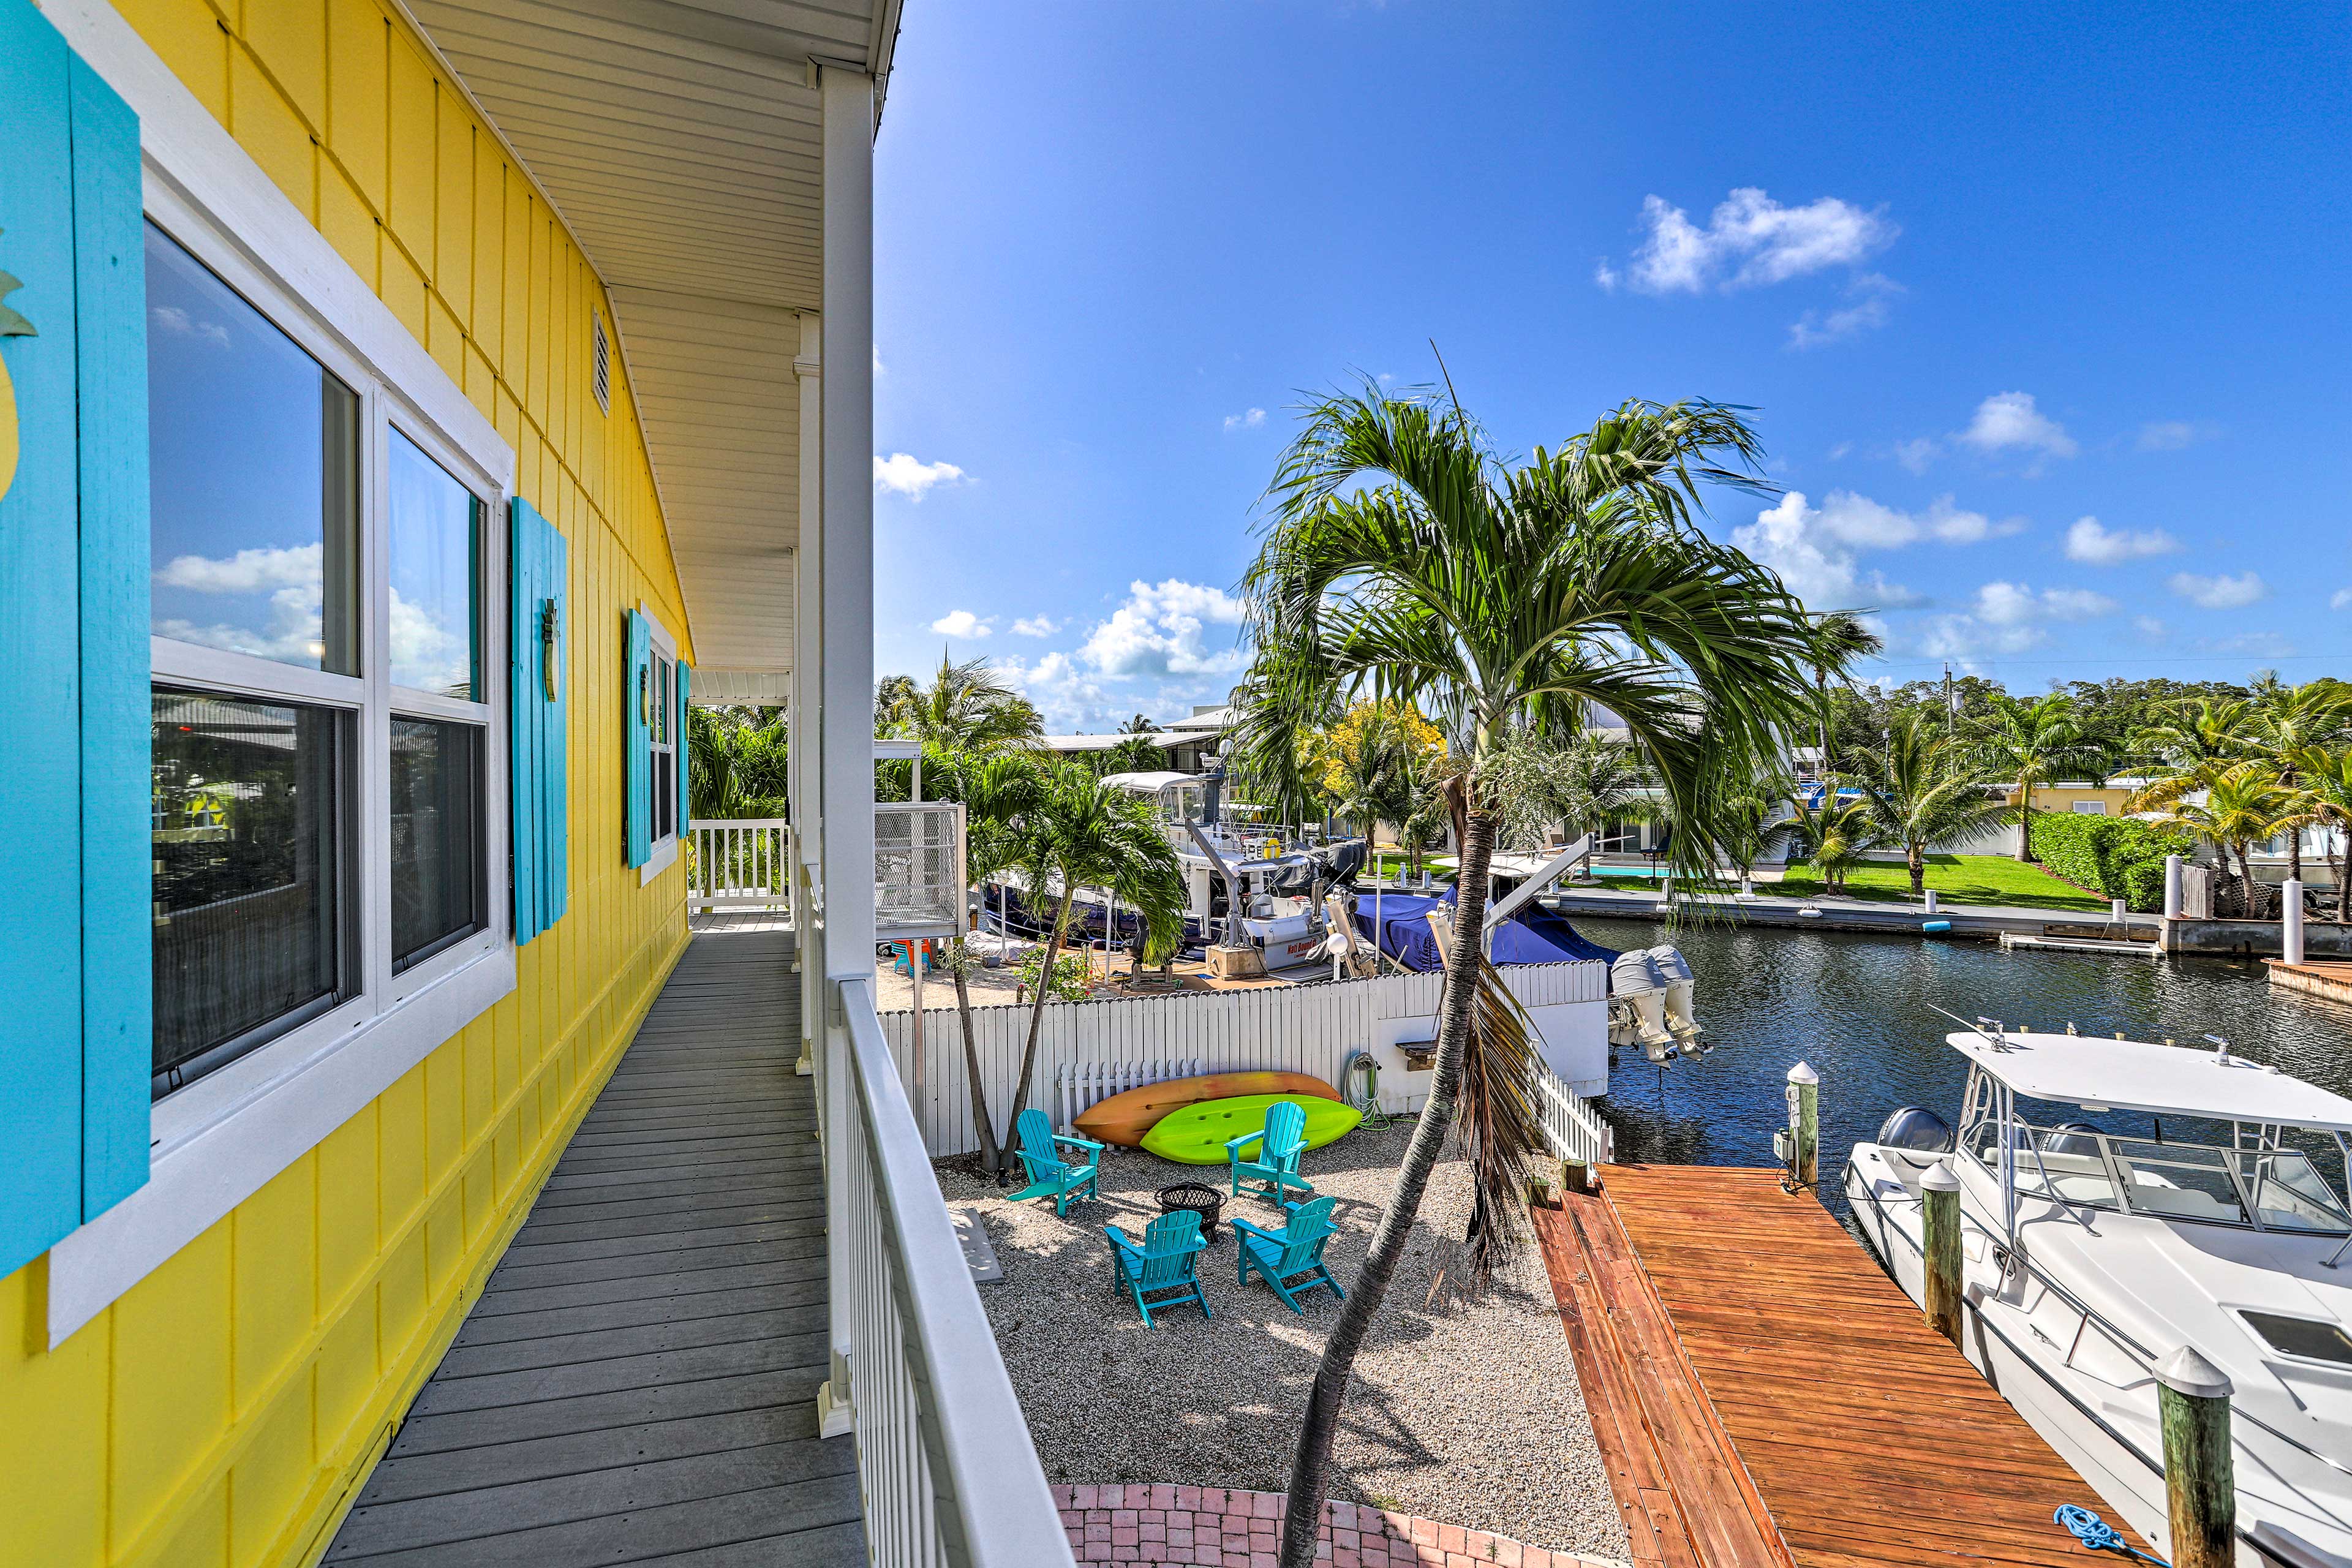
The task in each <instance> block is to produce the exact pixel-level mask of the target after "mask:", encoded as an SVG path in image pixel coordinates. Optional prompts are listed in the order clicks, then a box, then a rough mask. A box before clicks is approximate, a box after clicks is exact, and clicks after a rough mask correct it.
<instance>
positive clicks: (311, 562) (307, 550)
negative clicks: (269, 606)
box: [155, 544, 325, 594]
mask: <svg viewBox="0 0 2352 1568" xmlns="http://www.w3.org/2000/svg"><path fill="white" fill-rule="evenodd" d="M324 559H325V549H324V547H323V546H320V545H317V544H298V545H295V546H293V547H291V548H283V549H281V548H278V547H277V546H267V547H264V548H262V549H259V550H240V551H238V552H236V554H235V555H232V556H230V557H228V558H227V559H226V560H218V559H215V558H214V557H212V556H209V555H175V556H173V558H172V559H171V560H170V561H168V562H166V563H164V564H163V569H162V570H161V571H159V572H157V573H156V574H155V581H156V582H157V583H159V584H162V585H163V586H164V587H166V588H185V589H187V590H188V591H189V592H191V593H195V594H258V593H261V592H263V591H264V590H266V589H271V588H309V589H310V590H311V591H312V592H313V593H316V592H317V591H318V588H319V583H320V573H321V571H322V570H323V568H322V566H321V564H320V563H321V562H322V561H323V560H324Z"/></svg>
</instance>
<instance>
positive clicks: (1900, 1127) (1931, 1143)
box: [1876, 1105, 1952, 1154]
mask: <svg viewBox="0 0 2352 1568" xmlns="http://www.w3.org/2000/svg"><path fill="white" fill-rule="evenodd" d="M1876 1142H1877V1143H1878V1146H1879V1147H1880V1148H1882V1149H1905V1150H1909V1151H1910V1152H1914V1153H1918V1154H1948V1153H1950V1152H1952V1129H1951V1126H1950V1124H1949V1123H1948V1122H1947V1121H1945V1120H1944V1119H1943V1118H1942V1117H1940V1116H1938V1115H1937V1114H1936V1113H1935V1112H1934V1111H1932V1110H1927V1108H1925V1107H1924V1106H1917V1105H1905V1106H1900V1107H1897V1108H1896V1109H1895V1110H1894V1111H1893V1112H1892V1113H1890V1114H1889V1115H1888V1116H1887V1118H1886V1120H1885V1121H1882V1122H1880V1123H1879V1125H1878V1138H1877V1140H1876Z"/></svg>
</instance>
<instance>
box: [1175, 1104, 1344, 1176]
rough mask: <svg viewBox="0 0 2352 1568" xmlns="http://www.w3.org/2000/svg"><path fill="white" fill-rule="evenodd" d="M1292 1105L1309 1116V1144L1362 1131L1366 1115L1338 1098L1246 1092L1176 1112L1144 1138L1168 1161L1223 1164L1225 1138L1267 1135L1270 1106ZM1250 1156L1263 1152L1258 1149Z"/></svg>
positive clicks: (1320, 1144) (1312, 1146) (1317, 1145)
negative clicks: (1267, 1115)
mask: <svg viewBox="0 0 2352 1568" xmlns="http://www.w3.org/2000/svg"><path fill="white" fill-rule="evenodd" d="M1284 1100H1288V1101H1290V1103H1291V1104H1293V1105H1296V1106H1297V1107H1298V1108H1299V1109H1300V1110H1304V1111H1305V1112H1307V1147H1308V1148H1309V1149H1320V1148H1321V1147H1323V1145H1324V1144H1326V1143H1328V1142H1331V1141H1332V1140H1334V1139H1336V1138H1339V1137H1340V1136H1342V1135H1344V1134H1346V1133H1349V1132H1352V1131H1355V1129H1356V1123H1357V1122H1359V1121H1362V1120H1363V1119H1364V1113H1363V1112H1362V1111H1360V1110H1357V1109H1356V1108H1355V1107H1354V1106H1352V1105H1342V1104H1340V1103H1339V1101H1338V1100H1318V1099H1315V1098H1313V1097H1311V1096H1308V1095H1301V1094H1245V1095H1243V1096H1242V1097H1241V1098H1240V1099H1238V1100H1203V1101H1202V1102H1201V1103H1200V1104H1198V1105H1188V1106H1186V1107H1184V1108H1183V1109H1182V1110H1171V1111H1170V1112H1169V1113H1168V1114H1167V1115H1165V1116H1163V1117H1161V1118H1160V1120H1159V1121H1157V1122H1155V1123H1154V1124H1153V1125H1152V1128H1151V1131H1149V1132H1146V1133H1145V1134H1144V1135H1143V1146H1144V1147H1145V1148H1146V1149H1149V1150H1150V1151H1151V1152H1153V1153H1155V1154H1157V1155H1159V1156H1160V1158H1161V1159H1163V1160H1174V1161H1177V1162H1179V1163H1182V1164H1186V1165H1222V1164H1223V1163H1225V1140H1226V1139H1228V1138H1238V1137H1240V1136H1241V1135H1242V1134H1243V1133H1244V1132H1263V1131H1265V1113H1266V1109H1267V1108H1268V1107H1269V1106H1274V1105H1279V1104H1281V1103H1282V1102H1283V1101H1284ZM1250 1152H1251V1153H1252V1154H1253V1155H1254V1154H1255V1153H1256V1152H1257V1151H1255V1149H1253V1150H1251V1151H1250Z"/></svg>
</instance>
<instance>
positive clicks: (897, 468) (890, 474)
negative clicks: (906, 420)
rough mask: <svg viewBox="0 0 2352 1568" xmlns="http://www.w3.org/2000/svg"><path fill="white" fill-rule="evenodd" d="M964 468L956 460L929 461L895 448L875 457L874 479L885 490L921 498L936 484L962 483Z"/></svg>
mask: <svg viewBox="0 0 2352 1568" xmlns="http://www.w3.org/2000/svg"><path fill="white" fill-rule="evenodd" d="M962 481H963V470H962V469H961V468H957V467H956V466H955V465H954V464H953V463H926V462H922V461H920V460H919V459H917V458H912V457H910V456H908V454H907V453H905V452H893V453H891V454H890V455H889V456H888V457H887V458H883V457H877V458H875V459H874V483H875V484H876V486H877V487H878V488H880V489H886V490H896V491H897V492H898V494H900V495H902V496H905V497H906V498H907V499H908V500H916V501H919V500H922V499H923V498H924V497H925V496H927V495H929V493H930V492H931V489H932V487H933V486H935V485H953V484H961V482H962Z"/></svg>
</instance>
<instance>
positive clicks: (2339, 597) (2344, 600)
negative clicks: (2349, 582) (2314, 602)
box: [2327, 588, 2352, 610]
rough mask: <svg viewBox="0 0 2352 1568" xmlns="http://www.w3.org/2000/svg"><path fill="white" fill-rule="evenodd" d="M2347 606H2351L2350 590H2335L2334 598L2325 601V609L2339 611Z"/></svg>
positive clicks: (2351, 589)
mask: <svg viewBox="0 0 2352 1568" xmlns="http://www.w3.org/2000/svg"><path fill="white" fill-rule="evenodd" d="M2346 605H2352V588H2338V589H2336V596H2335V597H2333V598H2331V599H2329V600H2328V601H2327V607H2328V608H2329V609H2331V610H2340V609H2342V608H2344V607H2345V606H2346Z"/></svg>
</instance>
